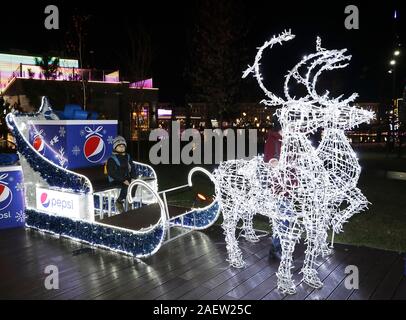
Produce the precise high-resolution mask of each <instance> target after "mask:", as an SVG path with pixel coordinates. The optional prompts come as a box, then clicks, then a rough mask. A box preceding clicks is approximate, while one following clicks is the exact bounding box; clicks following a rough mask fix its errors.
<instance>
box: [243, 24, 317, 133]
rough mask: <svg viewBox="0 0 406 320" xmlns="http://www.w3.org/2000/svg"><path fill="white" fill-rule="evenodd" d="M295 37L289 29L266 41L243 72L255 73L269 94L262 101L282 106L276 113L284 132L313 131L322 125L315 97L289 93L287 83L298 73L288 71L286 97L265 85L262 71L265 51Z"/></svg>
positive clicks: (266, 103)
mask: <svg viewBox="0 0 406 320" xmlns="http://www.w3.org/2000/svg"><path fill="white" fill-rule="evenodd" d="M294 37H295V36H294V35H293V34H292V33H291V32H290V30H289V31H284V32H283V33H281V34H280V35H278V36H273V37H272V38H271V40H269V41H266V42H265V43H264V44H263V45H262V46H261V47H260V48H258V52H257V54H256V56H255V61H254V64H253V65H252V66H248V69H247V70H246V71H245V72H244V74H243V78H245V77H247V76H248V75H249V74H251V73H252V74H254V78H256V80H257V82H258V84H259V87H260V88H261V90H262V91H263V92H264V93H265V95H266V96H267V99H264V100H262V101H261V103H263V104H265V105H267V106H277V105H280V106H281V109H278V110H277V113H276V115H277V116H278V118H279V120H280V123H281V126H282V129H283V131H284V132H296V133H304V134H306V133H310V132H313V131H314V130H316V129H317V128H318V127H320V126H321V124H322V114H321V112H320V107H318V106H317V105H316V104H315V101H314V99H311V97H310V95H306V96H305V97H301V98H298V99H296V97H291V96H290V95H289V90H288V88H287V84H288V82H289V79H290V77H291V76H293V75H294V74H295V75H296V72H295V71H293V70H292V71H291V72H289V73H288V75H287V77H286V81H285V87H284V94H285V97H284V98H281V97H278V96H277V95H275V94H274V93H272V92H271V91H269V90H268V89H267V88H266V87H265V85H264V83H263V77H262V74H261V71H260V65H261V63H260V61H261V59H262V54H263V51H264V50H265V49H266V48H268V47H269V48H272V47H273V46H274V45H275V44H278V43H279V44H282V43H283V42H285V41H289V40H292V39H293V38H294ZM300 66H301V63H299V64H298V65H296V67H295V68H296V69H299V68H300ZM295 68H294V69H295Z"/></svg>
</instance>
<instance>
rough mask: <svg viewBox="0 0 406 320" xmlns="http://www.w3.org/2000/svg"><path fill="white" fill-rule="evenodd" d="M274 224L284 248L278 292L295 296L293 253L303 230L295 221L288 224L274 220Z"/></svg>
mask: <svg viewBox="0 0 406 320" xmlns="http://www.w3.org/2000/svg"><path fill="white" fill-rule="evenodd" d="M272 224H273V226H274V230H275V233H276V235H277V236H278V237H279V239H280V242H281V248H282V257H281V262H280V264H279V268H278V272H277V274H276V276H277V277H278V290H280V291H281V292H283V293H285V294H295V293H296V285H295V283H294V282H293V280H292V272H291V269H292V268H293V266H292V262H293V252H294V251H295V245H296V242H297V241H298V239H300V234H301V229H300V227H299V226H298V221H297V220H294V221H291V222H289V224H286V220H284V219H273V221H272Z"/></svg>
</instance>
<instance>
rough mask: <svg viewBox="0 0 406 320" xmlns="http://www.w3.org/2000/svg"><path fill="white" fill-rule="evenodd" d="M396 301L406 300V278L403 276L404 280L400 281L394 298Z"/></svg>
mask: <svg viewBox="0 0 406 320" xmlns="http://www.w3.org/2000/svg"><path fill="white" fill-rule="evenodd" d="M392 299H394V300H406V276H405V275H403V278H402V280H401V281H400V283H399V285H398V287H397V288H396V291H395V293H394V295H393V297H392Z"/></svg>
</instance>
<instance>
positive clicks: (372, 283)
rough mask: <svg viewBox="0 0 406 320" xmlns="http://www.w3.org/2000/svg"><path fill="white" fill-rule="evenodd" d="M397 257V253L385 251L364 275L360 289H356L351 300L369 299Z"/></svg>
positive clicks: (350, 297)
mask: <svg viewBox="0 0 406 320" xmlns="http://www.w3.org/2000/svg"><path fill="white" fill-rule="evenodd" d="M395 259H396V254H394V253H393V252H390V251H383V253H382V257H381V258H380V260H379V261H376V263H375V264H374V266H373V268H372V269H371V270H370V272H368V274H367V275H366V277H363V278H362V279H361V281H360V284H359V289H358V290H354V291H353V292H352V294H351V295H350V296H349V297H348V299H349V300H368V299H369V298H370V297H371V295H372V294H373V293H374V291H375V289H376V288H377V287H378V285H379V284H380V283H381V282H382V280H383V278H384V277H385V275H386V272H387V271H388V270H389V268H390V266H391V265H392V264H393V262H394V261H395Z"/></svg>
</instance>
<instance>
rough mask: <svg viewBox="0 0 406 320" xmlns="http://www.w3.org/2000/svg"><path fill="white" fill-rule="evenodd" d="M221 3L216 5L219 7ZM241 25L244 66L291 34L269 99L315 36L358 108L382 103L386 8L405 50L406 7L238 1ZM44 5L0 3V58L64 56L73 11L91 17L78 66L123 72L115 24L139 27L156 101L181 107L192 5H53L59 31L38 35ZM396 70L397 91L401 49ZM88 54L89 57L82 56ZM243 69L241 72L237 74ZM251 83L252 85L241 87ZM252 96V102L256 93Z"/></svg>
mask: <svg viewBox="0 0 406 320" xmlns="http://www.w3.org/2000/svg"><path fill="white" fill-rule="evenodd" d="M219 1H221V0H219ZM243 2H244V3H243V5H244V8H243V10H242V13H241V17H242V20H245V21H246V23H247V25H248V26H249V29H248V30H249V33H248V40H247V49H248V52H249V57H250V60H249V61H248V62H252V61H253V59H254V55H255V48H256V47H257V46H259V45H261V44H262V43H263V42H264V41H265V40H267V39H268V38H269V37H270V36H271V35H273V34H275V33H279V32H281V31H283V30H284V29H285V28H291V29H292V32H293V33H294V34H296V36H297V37H296V39H295V40H293V41H291V43H289V44H287V45H286V46H283V48H277V49H275V50H273V51H272V52H270V54H269V59H268V60H267V61H268V62H269V64H268V63H266V64H265V65H264V68H265V70H264V72H263V73H264V74H265V75H266V80H267V81H269V82H270V83H272V88H275V91H276V92H279V91H280V88H281V87H282V84H283V75H284V74H285V73H286V71H287V70H288V69H290V68H292V67H293V65H294V64H295V63H296V62H297V61H298V60H299V59H300V58H301V57H302V56H303V55H305V54H307V53H310V52H313V51H314V47H315V38H316V36H317V35H319V36H321V37H322V39H323V42H322V46H323V47H326V48H331V49H332V48H348V49H349V53H350V54H352V56H353V59H352V62H351V64H350V66H349V67H348V68H347V69H344V70H340V71H337V72H335V73H334V75H329V76H332V77H334V79H335V80H334V81H333V82H331V81H330V82H327V83H334V85H335V86H336V88H335V89H334V90H336V91H337V93H344V94H350V93H352V92H354V91H355V92H359V93H360V98H359V101H368V102H373V101H383V100H384V99H385V98H387V97H390V94H391V91H392V75H390V74H389V73H388V70H389V69H390V67H389V60H390V59H391V56H392V53H393V50H394V41H395V40H394V34H395V31H394V30H395V29H394V19H393V13H394V9H395V8H397V10H398V23H397V26H396V29H397V33H398V35H399V36H400V42H401V43H402V44H403V45H405V43H406V42H405V41H406V39H405V38H406V37H405V33H406V32H405V30H406V6H405V5H403V8H402V6H401V3H402V2H403V3H404V1H397V2H395V1H392V2H391V1H382V2H381V3H380V4H378V3H377V2H371V1H358V2H357V1H334V2H332V1H324V2H320V1H318V2H313V4H309V5H308V4H306V3H305V2H308V1H278V2H277V1H270V0H268V1H254V0H251V1H243ZM46 4H49V3H44V4H41V3H35V4H32V3H31V4H29V5H28V4H26V3H25V2H22V1H21V2H17V1H15V2H14V4H10V3H9V4H7V5H5V4H2V8H1V12H2V15H1V16H2V33H1V34H2V36H1V41H0V51H2V52H8V51H9V50H11V49H23V50H27V51H28V52H29V53H33V54H42V53H45V52H47V51H51V50H53V51H57V52H60V51H61V50H63V49H64V45H65V40H64V35H65V33H66V30H67V29H68V28H69V25H68V24H69V21H70V16H71V15H72V13H73V12H74V11H75V10H78V11H79V12H81V13H85V14H90V15H91V16H92V18H91V21H90V23H89V30H88V41H87V43H86V45H87V46H86V54H85V63H86V64H89V65H92V66H94V67H96V68H98V69H115V68H121V69H123V68H125V66H123V65H122V63H121V62H120V61H119V59H118V55H117V52H119V51H120V50H121V48H124V47H125V46H126V45H128V44H127V43H126V40H125V36H124V35H123V25H124V24H125V23H126V21H130V24H131V23H133V22H135V21H137V22H140V23H142V24H143V25H144V26H145V28H146V30H148V32H149V33H150V34H151V38H152V48H153V56H152V68H153V70H152V73H153V74H152V76H153V78H154V85H155V86H156V87H159V88H160V101H162V102H171V101H175V102H176V101H182V98H183V96H184V93H185V92H184V91H185V89H184V87H185V86H184V83H183V69H184V64H185V59H186V56H187V50H188V47H187V36H188V34H189V31H190V29H191V26H193V23H194V21H195V20H194V19H195V17H196V15H197V14H198V13H196V10H195V9H194V8H195V6H194V1H193V0H190V1H187V2H186V1H185V2H182V1H143V2H142V1H137V0H135V1H131V5H130V4H129V2H128V1H126V2H120V1H114V2H100V4H98V5H97V4H96V2H94V1H91V2H90V1H89V2H87V1H86V2H85V1H82V2H78V3H73V2H72V1H69V2H67V1H64V2H53V4H56V5H58V7H59V11H60V18H61V24H60V30H58V31H56V30H52V31H49V30H46V29H45V28H44V26H43V23H44V19H45V16H46V15H45V14H44V8H45V6H46ZM349 4H355V5H357V6H358V8H359V11H360V29H359V30H347V29H345V28H344V19H345V17H346V15H345V14H344V8H345V6H346V5H349ZM402 50H403V51H402V56H401V57H400V59H398V60H399V64H398V66H397V68H398V70H397V84H398V92H399V94H400V93H401V87H402V84H403V86H404V84H405V79H406V72H405V71H406V59H405V58H404V56H405V55H406V50H404V49H402ZM90 51H93V52H94V53H93V54H90V53H89V52H90ZM245 67H246V66H245V65H244V66H241V72H242V71H243V70H244V68H245ZM247 81H252V80H247ZM256 94H257V96H255V94H254V95H253V96H252V95H251V94H249V95H248V93H247V96H249V97H252V99H253V100H254V101H255V99H260V98H261V95H260V94H259V91H258V92H256ZM250 99H251V98H250Z"/></svg>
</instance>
